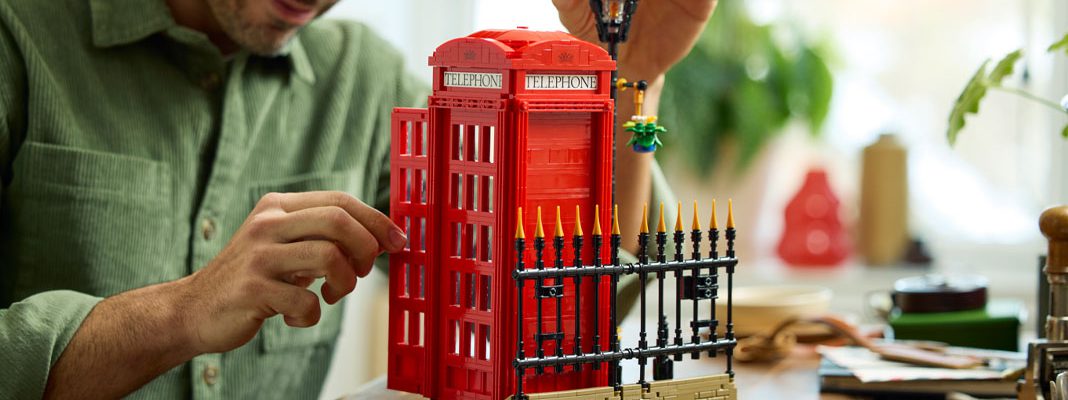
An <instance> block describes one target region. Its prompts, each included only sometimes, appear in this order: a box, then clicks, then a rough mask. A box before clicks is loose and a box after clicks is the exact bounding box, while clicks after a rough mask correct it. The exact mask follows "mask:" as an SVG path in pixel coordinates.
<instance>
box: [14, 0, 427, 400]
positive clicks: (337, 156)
mask: <svg viewBox="0 0 1068 400" xmlns="http://www.w3.org/2000/svg"><path fill="white" fill-rule="evenodd" d="M423 93H424V91H423V88H422V86H421V85H419V84H417V83H415V82H412V81H411V80H408V79H406V75H405V73H404V67H403V65H402V61H401V57H400V56H399V54H397V53H396V52H395V51H393V50H392V49H391V48H390V47H389V46H388V45H387V44H386V43H385V42H384V41H383V40H381V39H380V38H378V37H376V36H374V35H373V34H371V33H370V32H369V31H368V30H367V29H366V28H364V27H362V26H360V25H357V24H355V23H342V22H337V21H317V22H314V23H312V24H311V25H309V26H308V27H306V28H305V29H304V30H303V31H302V32H301V33H300V34H299V35H298V36H297V38H296V39H295V40H293V41H292V42H291V43H290V45H289V46H288V47H287V48H286V51H284V52H283V54H281V55H279V56H276V57H259V56H252V55H249V54H246V53H238V54H234V55H232V56H230V57H224V56H223V55H221V54H220V53H219V51H218V50H217V48H216V47H215V46H213V45H212V44H211V42H209V41H208V39H207V37H206V36H205V35H203V34H201V33H199V32H196V31H193V30H190V29H188V28H185V27H182V26H178V25H177V24H176V23H175V22H174V20H173V18H172V17H171V15H170V12H169V10H168V8H167V6H166V4H165V3H164V2H163V1H162V0H88V1H85V0H48V1H42V0H0V365H2V366H3V367H0V369H2V370H3V371H4V372H2V373H0V397H5V398H35V397H40V395H41V394H42V392H43V390H44V386H45V382H46V381H47V376H48V372H49V370H50V368H51V367H52V365H53V364H54V363H55V362H56V360H57V359H58V357H59V355H60V354H61V353H62V351H63V349H64V348H65V346H66V345H67V343H68V341H69V340H70V338H71V337H72V336H73V335H74V332H75V331H76V330H77V329H78V327H79V325H80V324H81V322H82V320H83V319H84V318H85V316H86V315H87V314H88V313H89V311H90V310H91V309H92V307H93V306H94V305H95V304H96V303H97V302H98V301H99V300H100V299H101V298H103V297H106V296H110V295H113V294H116V293H120V292H123V291H127V290H130V289H134V288H139V287H144V286H147V285H151V284H155V283H160V282H165V281H172V280H175V279H178V278H181V277H183V276H186V275H188V274H190V273H192V272H194V271H196V270H198V269H200V268H203V267H204V266H205V265H206V264H207V263H208V261H209V260H211V259H212V258H214V257H215V255H216V254H217V253H218V252H219V251H220V250H221V249H222V248H223V246H224V245H225V244H226V242H227V241H228V240H229V238H230V236H231V235H232V234H233V232H234V231H235V230H236V229H237V228H238V226H240V224H241V223H242V221H243V220H244V219H245V217H246V216H247V215H248V213H249V212H250V211H251V210H252V207H253V205H254V204H255V203H256V201H257V200H258V199H259V198H260V197H261V196H262V195H263V194H265V193H268V192H272V191H279V192H295V191H307V190H328V189H331V190H342V191H346V192H349V193H351V194H353V195H354V196H356V197H358V198H360V199H362V200H364V201H365V202H367V203H369V204H374V205H376V206H378V207H379V208H380V209H381V208H382V207H383V206H384V205H386V204H388V182H389V180H388V173H389V169H388V161H389V159H388V158H389V156H388V148H389V126H390V111H391V109H392V107H394V106H410V105H415V104H417V103H420V102H422V100H421V98H420V97H421V96H420V95H421V94H423ZM424 99H425V98H424ZM341 314H342V313H341V307H340V306H327V305H325V304H324V305H323V314H322V321H321V322H320V323H319V324H318V325H316V326H315V327H312V328H306V329H298V328H290V327H287V326H285V324H284V323H283V322H282V321H281V319H280V318H278V317H275V318H272V319H269V320H268V321H267V323H266V324H265V325H264V327H263V329H262V330H261V331H260V333H259V334H258V335H257V336H256V338H255V339H254V340H252V341H251V342H249V343H248V344H247V345H245V346H243V347H241V348H239V349H237V350H235V351H232V352H229V353H226V354H208V355H202V356H199V357H196V358H194V359H193V360H192V361H191V362H189V363H186V364H184V365H181V366H179V367H177V368H174V369H173V370H171V371H169V372H167V373H166V374H164V375H163V376H160V377H159V378H158V379H156V380H154V381H152V382H151V383H149V384H148V385H147V386H145V387H144V388H142V389H141V390H139V391H138V392H136V393H135V397H150V398H197V399H207V398H311V397H315V396H317V395H318V393H319V390H320V389H321V387H322V382H323V380H324V378H325V376H326V371H327V368H328V367H329V365H330V359H331V357H332V355H333V352H334V342H335V338H336V336H337V335H338V330H339V322H340V319H341ZM131 322H132V323H136V322H135V321H131ZM109 367H110V368H138V367H139V366H137V365H114V366H109Z"/></svg>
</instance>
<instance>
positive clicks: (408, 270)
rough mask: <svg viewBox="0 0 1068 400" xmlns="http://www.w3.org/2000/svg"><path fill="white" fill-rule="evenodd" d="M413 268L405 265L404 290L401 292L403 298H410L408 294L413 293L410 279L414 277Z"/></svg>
mask: <svg viewBox="0 0 1068 400" xmlns="http://www.w3.org/2000/svg"><path fill="white" fill-rule="evenodd" d="M411 273H412V266H411V265H409V264H407V263H405V264H404V272H402V274H403V275H402V276H401V281H402V282H404V290H402V291H401V297H408V294H409V293H411V292H412V288H411V281H410V280H409V278H408V277H410V276H412V275H411Z"/></svg>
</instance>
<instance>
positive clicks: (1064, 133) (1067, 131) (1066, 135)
mask: <svg viewBox="0 0 1068 400" xmlns="http://www.w3.org/2000/svg"><path fill="white" fill-rule="evenodd" d="M1061 137H1063V138H1065V139H1068V125H1065V126H1064V129H1061Z"/></svg>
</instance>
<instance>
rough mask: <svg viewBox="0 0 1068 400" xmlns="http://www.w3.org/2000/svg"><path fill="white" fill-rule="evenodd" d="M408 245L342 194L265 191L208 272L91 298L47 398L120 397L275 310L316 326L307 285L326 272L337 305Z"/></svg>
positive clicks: (238, 341) (385, 221) (223, 346)
mask: <svg viewBox="0 0 1068 400" xmlns="http://www.w3.org/2000/svg"><path fill="white" fill-rule="evenodd" d="M406 241H407V238H406V237H404V232H402V231H401V229H400V228H398V227H397V226H396V225H394V224H393V222H392V221H390V220H389V218H387V217H386V216H385V215H382V213H380V212H378V211H376V210H375V209H373V208H371V207H368V206H367V205H366V204H363V203H362V202H360V201H359V200H356V199H355V198H353V197H352V196H349V195H347V194H344V193H340V192H309V193H289V194H278V193H272V194H268V195H266V196H264V197H263V198H262V199H260V202H259V204H257V205H256V208H255V209H254V210H252V213H251V214H250V215H249V216H248V219H246V220H245V222H244V224H242V225H241V227H240V228H238V230H237V233H235V234H234V237H233V238H232V239H230V243H228V244H227V245H226V248H224V249H223V250H222V252H220V253H219V256H218V257H216V258H215V259H214V260H212V261H211V263H209V264H208V265H207V266H206V267H205V268H204V269H202V270H200V271H198V272H197V273H195V274H193V275H190V276H187V277H185V278H182V279H179V280H177V281H172V282H165V283H161V284H158V285H152V286H146V287H143V288H140V289H134V290H131V291H128V292H123V293H119V294H117V295H114V296H111V297H108V298H106V299H104V300H103V301H101V302H100V303H99V304H97V305H96V307H94V308H93V310H92V311H91V312H90V313H89V315H88V316H86V317H85V321H83V322H82V325H81V326H80V327H79V328H78V331H77V332H75V334H74V337H73V338H71V341H70V344H68V345H67V348H66V349H65V350H64V351H63V354H62V355H60V357H59V360H57V361H56V364H55V365H54V366H53V367H52V370H51V372H50V373H49V375H48V383H47V384H46V387H45V393H44V397H45V398H101V399H109V398H118V397H122V396H125V395H127V394H130V393H131V392H133V391H134V390H136V389H137V388H139V387H141V386H143V385H144V384H146V383H148V382H149V381H151V380H152V379H155V378H156V377H157V376H159V375H160V374H162V373H164V372H166V371H168V370H170V369H171V368H174V366H176V365H179V364H181V363H184V362H187V361H189V360H190V359H191V358H193V357H196V356H197V355H200V354H204V353H218V352H223V351H228V350H232V349H234V348H237V347H238V346H241V345H243V344H245V343H247V342H248V341H249V340H252V338H253V337H254V336H255V335H256V331H258V330H259V329H260V326H261V325H263V321H264V320H265V319H267V318H270V317H271V316H274V315H277V314H282V315H284V316H285V321H286V323H287V324H289V325H292V326H311V325H314V324H315V323H317V322H319V312H320V310H319V299H318V297H317V296H316V295H315V293H312V292H311V291H309V290H307V287H308V285H310V284H311V283H312V281H314V280H315V278H318V277H322V276H325V277H326V283H325V284H323V287H322V295H323V299H325V300H326V301H327V302H328V303H331V304H333V303H335V302H337V301H338V300H339V299H341V298H342V297H344V296H345V295H346V294H348V293H350V292H352V290H353V289H354V288H355V287H356V279H357V278H358V277H362V276H366V275H367V273H368V272H369V271H370V270H371V263H372V262H373V261H374V259H375V257H376V256H378V255H379V254H381V253H382V252H383V251H388V252H394V251H398V250H400V249H402V248H403V247H404V244H405V242H406ZM116 365H124V366H129V365H134V366H137V368H132V369H131V368H113V366H116Z"/></svg>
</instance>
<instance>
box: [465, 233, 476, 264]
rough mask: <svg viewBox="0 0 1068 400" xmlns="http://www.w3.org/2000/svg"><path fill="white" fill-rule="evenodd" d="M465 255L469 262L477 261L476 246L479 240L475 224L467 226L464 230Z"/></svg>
mask: <svg viewBox="0 0 1068 400" xmlns="http://www.w3.org/2000/svg"><path fill="white" fill-rule="evenodd" d="M463 234H464V255H463V257H464V258H466V259H469V260H474V259H475V244H476V243H478V242H476V240H477V238H478V232H477V231H475V225H474V224H467V226H466V227H465V228H464V233H463Z"/></svg>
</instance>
